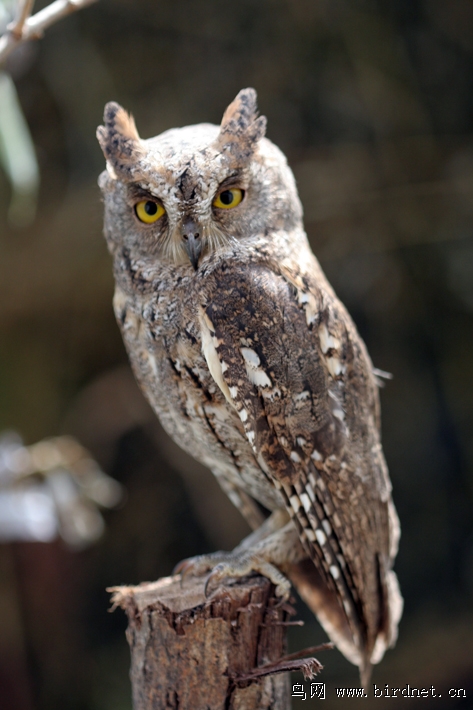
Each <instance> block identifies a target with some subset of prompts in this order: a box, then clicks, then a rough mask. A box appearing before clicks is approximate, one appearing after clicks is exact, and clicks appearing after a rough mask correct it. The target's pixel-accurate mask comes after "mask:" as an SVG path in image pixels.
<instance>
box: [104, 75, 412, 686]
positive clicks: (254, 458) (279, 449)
mask: <svg viewBox="0 0 473 710" xmlns="http://www.w3.org/2000/svg"><path fill="white" fill-rule="evenodd" d="M104 122H105V126H102V127H100V128H99V129H98V138H99V141H100V144H101V146H102V149H103V151H104V154H105V157H106V159H107V170H106V171H105V172H104V173H102V175H101V177H100V186H101V188H102V191H103V194H104V201H105V236H106V239H107V243H108V246H109V249H110V251H111V253H112V255H113V259H114V272H115V280H116V291H115V298H114V308H115V313H116V317H117V320H118V322H119V324H120V327H121V329H122V333H123V337H124V341H125V344H126V347H127V350H128V353H129V356H130V360H131V363H132V366H133V370H134V372H135V375H136V377H137V379H138V381H139V383H140V385H141V387H142V389H143V392H144V393H145V395H146V397H147V398H148V399H149V401H150V402H151V404H152V406H153V408H154V409H155V411H156V413H157V414H158V416H159V418H160V420H161V422H162V424H163V426H164V427H165V429H166V430H167V431H168V433H169V434H170V435H171V436H172V437H173V439H174V440H175V441H176V442H177V443H178V444H179V445H180V446H182V447H183V448H184V449H185V450H186V451H188V452H189V453H190V454H191V455H192V456H194V457H195V458H196V459H198V460H199V461H201V462H203V463H204V464H205V465H207V466H208V467H209V468H210V469H211V470H212V471H213V473H214V474H215V475H216V476H217V478H218V480H219V482H220V483H221V485H222V487H223V488H224V490H225V491H226V492H227V493H228V495H229V496H230V498H231V500H232V501H233V502H234V503H235V505H237V506H238V507H239V509H240V510H241V512H242V513H243V515H244V516H245V517H246V518H247V520H248V522H249V523H250V525H251V526H252V527H253V529H254V530H255V532H254V533H253V534H252V535H250V536H249V538H247V539H246V540H244V541H243V542H242V543H241V545H240V546H239V547H238V548H237V549H236V550H235V551H233V553H227V554H224V553H216V554H215V555H214V556H211V557H209V556H206V557H202V558H196V559H194V560H191V561H187V562H185V563H183V564H182V565H181V567H180V569H181V571H182V572H183V573H185V572H189V571H193V572H195V573H203V572H206V571H208V570H210V569H213V572H212V574H211V577H210V584H212V585H214V584H216V583H218V581H219V580H221V579H222V578H223V577H225V576H228V575H239V574H246V573H248V572H249V571H251V570H256V571H260V572H262V573H263V574H266V575H267V576H269V577H270V578H271V579H272V580H273V581H274V582H275V584H276V585H277V591H278V593H279V594H281V595H282V596H287V594H288V591H289V583H288V581H287V579H286V578H287V577H289V579H290V580H291V581H292V582H293V583H294V585H295V586H296V587H297V589H298V591H299V592H300V594H301V595H302V597H303V598H304V599H305V600H306V602H307V603H308V605H309V606H310V607H311V608H312V609H313V611H314V612H315V613H316V615H317V616H318V618H319V620H320V622H321V623H322V625H323V626H324V628H325V629H326V631H327V633H328V634H329V636H330V637H331V638H332V640H333V641H334V642H335V643H336V644H337V646H338V647H339V648H340V650H341V651H342V652H343V653H344V654H345V656H346V657H347V658H348V659H349V660H350V661H352V662H353V663H355V664H357V665H358V666H359V667H360V670H361V672H362V680H363V682H364V683H366V682H367V679H368V677H369V670H370V667H371V664H372V663H376V662H378V661H379V660H380V659H381V657H382V656H383V653H384V651H385V649H386V648H387V647H389V646H391V645H392V644H393V643H394V641H395V639H396V635H397V624H398V621H399V618H400V616H401V613H402V598H401V596H400V593H399V590H398V585H397V579H396V576H395V574H394V572H393V571H392V565H393V561H394V557H395V555H396V552H397V544H398V538H399V524H398V520H397V516H396V512H395V509H394V506H393V503H392V500H391V484H390V481H389V476H388V472H387V468H386V464H385V460H384V456H383V452H382V448H381V443H380V421H379V419H380V414H379V399H378V391H377V381H376V377H375V374H374V373H373V367H372V364H371V361H370V359H369V356H368V354H367V352H366V349H365V346H364V344H363V342H362V340H361V339H360V337H359V335H358V333H357V331H356V328H355V326H354V324H353V322H352V320H351V319H350V316H349V315H348V313H347V312H346V310H345V308H344V307H343V305H342V304H341V303H340V301H339V300H338V299H337V297H336V296H335V294H334V292H333V290H332V289H331V287H330V285H329V284H328V282H327V280H326V278H325V276H324V274H323V272H322V270H321V268H320V266H319V264H318V262H317V260H316V258H315V257H314V255H313V254H312V252H311V250H310V247H309V245H308V242H307V237H306V235H305V232H304V229H303V224H302V208H301V205H300V202H299V198H298V196H297V191H296V187H295V182H294V178H293V175H292V173H291V171H290V169H289V168H288V166H287V163H286V159H285V157H284V156H283V154H282V153H281V152H280V151H279V150H278V148H276V146H274V145H273V144H272V143H271V142H270V141H269V140H268V139H266V138H264V131H265V125H266V122H265V119H264V118H263V117H259V118H258V117H257V114H256V94H255V92H254V91H253V90H252V89H245V90H243V91H241V92H240V93H239V94H238V96H237V98H236V99H235V101H234V102H233V103H232V104H231V105H230V106H229V107H228V109H227V110H226V112H225V114H224V117H223V120H222V124H221V126H220V127H217V126H213V125H210V124H200V125H197V126H187V127H185V128H180V129H172V130H170V131H166V132H165V133H163V134H161V135H160V136H157V137H156V138H152V139H150V140H141V139H140V138H139V136H138V133H137V131H136V128H135V124H134V122H133V120H132V119H131V118H130V117H129V116H128V115H127V114H126V113H125V111H124V110H123V109H122V108H121V107H119V106H118V105H117V104H114V103H111V104H107V106H106V108H105V117H104ZM232 191H233V192H232ZM219 195H221V196H222V198H221V200H222V201H223V199H226V200H227V201H228V200H233V199H234V198H235V200H234V201H235V203H236V202H237V201H238V200H239V199H240V198H241V197H242V196H243V199H241V202H240V203H239V204H236V206H235V207H227V205H224V204H222V201H220V202H218V201H217V203H216V198H217V197H218V196H219ZM138 203H141V204H144V205H145V206H146V209H148V210H150V211H151V212H153V211H156V210H158V208H159V210H160V211H159V212H157V213H156V214H161V212H162V216H160V217H159V219H156V221H154V222H152V223H144V222H143V221H140V219H139V217H138V216H137V215H138V214H139V212H138V211H137V210H138V208H137V207H136V205H137V204H138ZM149 203H151V207H150V206H149ZM146 219H148V218H147V217H146ZM150 219H154V218H153V217H151V218H150ZM256 501H257V503H256ZM258 504H260V505H258ZM262 507H263V508H264V509H266V510H267V511H268V516H269V517H267V519H266V521H265V522H264V523H263V524H262V525H261V523H262V521H263V519H264V515H263V514H262V509H263V508H262Z"/></svg>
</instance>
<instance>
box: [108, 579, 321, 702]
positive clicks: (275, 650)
mask: <svg viewBox="0 0 473 710" xmlns="http://www.w3.org/2000/svg"><path fill="white" fill-rule="evenodd" d="M204 581H205V580H203V579H200V578H190V579H188V580H186V581H185V582H184V585H183V586H181V582H180V578H178V577H167V578H165V579H161V580H159V581H157V582H153V583H145V584H141V585H139V586H137V587H115V588H113V589H111V590H109V591H112V592H113V597H112V601H113V603H114V605H115V606H121V607H122V608H123V609H124V610H125V612H126V614H127V616H128V629H127V640H128V643H129V645H130V649H131V683H132V694H133V707H134V710H161V709H162V710H172V709H174V708H176V709H177V708H179V710H204V708H205V709H206V710H207V709H208V710H224V709H225V710H237V709H238V710H253V709H254V710H256V709H257V710H266V709H267V710H269V709H270V708H271V710H289V708H290V696H289V685H288V677H287V676H288V674H287V673H282V672H281V671H283V670H289V669H292V668H293V667H295V666H294V664H295V665H296V667H301V663H297V662H294V661H289V662H286V663H284V660H288V659H282V657H283V656H284V653H285V646H286V641H285V637H286V633H285V632H286V629H285V626H287V625H288V624H289V623H291V622H288V617H289V615H290V614H291V612H292V609H291V607H290V606H289V605H284V604H283V605H281V604H280V601H279V600H278V599H277V598H276V597H275V596H274V587H273V586H272V585H271V583H270V582H269V580H267V579H265V578H263V577H250V578H245V579H243V580H239V581H238V582H236V583H234V584H232V585H231V586H228V587H220V589H219V590H218V591H217V592H215V593H214V594H212V596H211V597H210V598H206V597H205V595H204ZM281 659H282V662H281ZM310 662H312V665H311V666H310V664H309V666H308V667H310V669H311V670H312V671H317V670H319V668H320V667H321V666H320V664H318V662H317V661H315V659H310ZM317 664H318V667H317ZM306 670H307V668H306Z"/></svg>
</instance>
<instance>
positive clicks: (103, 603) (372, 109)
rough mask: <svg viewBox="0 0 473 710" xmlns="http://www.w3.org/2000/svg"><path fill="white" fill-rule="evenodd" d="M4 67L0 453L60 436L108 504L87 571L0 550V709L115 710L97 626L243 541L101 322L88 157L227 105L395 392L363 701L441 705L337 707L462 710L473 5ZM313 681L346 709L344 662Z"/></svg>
mask: <svg viewBox="0 0 473 710" xmlns="http://www.w3.org/2000/svg"><path fill="white" fill-rule="evenodd" d="M43 4H44V3H43ZM38 7H41V3H39V4H38ZM9 68H10V70H11V72H12V74H13V76H14V78H15V81H16V85H17V89H18V92H19V96H20V100H21V104H22V107H23V110H24V112H25V115H26V117H27V120H28V123H29V125H30V129H31V132H32V135H33V139H34V142H35V146H36V149H37V154H38V159H39V162H40V169H41V189H40V200H39V213H38V216H37V219H36V221H35V223H34V224H33V225H32V226H30V227H29V228H27V229H23V230H13V229H11V228H9V227H8V226H7V220H6V213H7V206H8V201H9V185H8V182H7V180H6V177H5V176H4V175H3V174H0V229H1V235H0V330H1V335H0V430H1V429H5V428H15V429H17V430H18V431H20V432H21V433H22V434H23V436H24V438H25V440H26V442H27V443H33V442H35V441H37V440H39V439H41V438H43V437H45V436H51V435H57V434H60V433H69V434H74V435H75V436H77V437H79V438H80V440H81V441H82V443H83V444H84V445H86V446H87V447H88V448H89V449H90V450H91V451H92V453H93V455H94V456H95V457H96V458H97V460H98V461H99V462H100V463H101V465H102V466H103V468H104V470H106V471H107V472H108V473H109V474H111V475H112V476H114V477H116V478H117V479H118V480H119V481H120V482H122V483H123V484H124V485H125V486H126V489H127V491H128V499H127V501H126V503H125V504H124V505H123V506H122V507H121V508H120V509H118V510H114V511H111V512H108V513H106V522H107V528H106V532H105V535H104V536H103V538H102V539H101V540H100V542H99V543H98V544H96V545H95V546H93V547H91V548H89V549H87V550H84V551H81V552H73V551H70V550H69V549H68V548H67V547H66V546H65V545H64V544H63V543H61V542H57V543H53V544H41V543H21V544H20V543H13V544H9V545H4V546H3V547H0V708H1V709H2V710H60V709H61V710H129V709H130V707H131V703H130V688H129V681H128V649H127V645H126V642H125V638H124V634H123V632H124V628H125V621H124V616H123V614H122V612H120V611H117V612H115V613H114V614H112V615H110V614H108V613H107V608H108V606H109V602H108V595H107V593H106V592H105V588H106V587H107V586H111V585H114V584H119V583H123V582H126V583H136V582H139V581H142V580H149V579H155V578H157V577H159V576H161V575H166V574H169V573H170V571H171V569H172V567H173V565H174V564H175V563H176V562H177V561H178V560H180V559H182V558H183V557H186V556H189V555H192V554H196V553H200V552H205V551H210V550H213V549H216V548H220V549H222V548H224V549H225V548H226V549H228V548H231V547H232V546H233V545H235V544H236V543H237V542H238V541H239V540H240V539H241V537H242V536H243V535H244V534H245V532H246V528H245V524H244V523H243V521H241V520H240V518H239V515H238V513H237V512H236V511H234V510H233V508H232V506H231V504H230V503H228V502H227V501H226V500H225V498H224V497H223V495H222V494H221V493H220V492H219V490H218V488H217V484H216V483H214V481H213V480H212V478H211V475H210V474H209V473H208V472H206V471H205V470H204V469H202V468H201V467H199V466H197V465H196V464H195V463H194V462H192V460H190V459H189V458H188V457H186V456H185V455H184V454H183V453H181V452H180V451H179V450H178V449H177V447H176V446H175V445H174V444H172V443H171V442H170V441H169V440H168V439H167V438H166V436H165V434H164V433H163V432H162V431H161V429H160V428H159V425H158V424H157V422H156V421H155V419H154V417H153V415H152V413H151V412H150V410H149V408H148V406H147V404H146V403H145V401H144V399H143V398H142V395H141V394H140V392H139V390H138V389H137V387H136V385H135V384H134V381H133V379H132V376H131V374H130V369H129V366H128V363H127V358H126V354H125V351H124V348H123V345H122V342H121V338H120V335H119V333H118V328H117V326H116V324H115V322H114V318H113V314H112V308H111V299H112V291H113V281H112V273H111V264H110V259H109V256H108V254H107V251H106V248H105V243H104V240H103V238H102V236H101V222H102V214H101V213H102V208H101V204H100V196H99V191H98V188H97V186H96V178H97V175H98V174H99V172H100V171H101V170H102V168H103V157H102V154H101V152H100V150H99V147H98V145H97V143H96V140H95V128H96V126H97V125H98V124H99V123H100V122H101V117H102V111H103V105H104V104H105V102H106V101H108V100H111V99H114V100H117V101H119V102H120V103H122V104H123V105H124V106H125V107H126V108H127V109H129V110H131V111H132V112H133V114H134V115H135V118H136V121H137V125H138V128H139V131H140V133H141V135H142V136H143V137H149V136H151V135H155V134H157V133H159V132H161V131H162V130H164V129H167V128H170V127H172V126H176V125H185V124H190V123H198V122H200V121H212V122H216V123H218V122H219V121H220V118H221V115H222V113H223V110H224V109H225V107H226V106H227V104H228V103H229V102H230V101H231V100H232V99H233V97H234V95H235V94H236V93H237V92H238V91H239V90H240V89H241V88H243V87H245V86H254V87H255V88H256V89H257V91H258V96H259V106H260V109H261V112H262V113H264V114H265V115H266V116H267V117H268V122H269V128H268V136H269V138H271V139H272V140H273V141H274V142H276V143H277V144H278V145H279V146H280V147H281V148H282V149H283V150H284V151H285V152H286V154H287V156H288V159H289V162H290V164H291V166H292V167H293V169H294V172H295V175H296V178H297V181H298V185H299V190H300V194H301V197H302V201H303V204H304V208H305V220H306V226H307V230H308V233H309V237H310V240H311V243H312V246H313V248H314V251H315V253H316V255H317V256H318V258H319V259H320V261H321V264H322V266H323V268H324V269H325V271H326V273H327V275H328V277H329V279H330V281H331V283H332V284H333V286H334V288H335V290H336V291H337V293H338V295H339V296H340V297H341V299H342V300H343V301H344V303H345V304H346V305H347V307H348V309H349V311H350V312H351V314H352V316H353V318H354V320H355V322H356V324H357V326H358V328H359V330H360V332H361V334H362V336H363V338H364V339H365V340H366V342H367V345H368V348H369V351H370V354H371V356H372V359H373V361H374V363H375V365H376V366H377V367H380V368H382V369H384V370H388V371H390V372H392V373H393V374H394V379H393V380H392V381H391V382H389V383H387V386H386V387H385V389H384V390H383V391H382V393H381V399H382V407H383V436H384V448H385V452H386V457H387V460H388V464H389V467H390V471H391V477H392V480H393V485H394V499H395V503H396V506H397V508H398V511H399V515H400V518H401V523H402V539H401V547H400V552H399V556H398V559H397V563H396V570H397V573H398V576H399V579H400V583H401V588H402V591H403V594H404V597H405V612H404V616H403V619H402V622H401V626H400V636H399V642H398V644H397V646H396V648H395V649H394V650H393V651H390V652H389V653H388V654H387V655H386V658H385V660H384V661H383V662H382V664H381V665H380V666H378V667H377V668H376V669H375V673H374V678H373V680H374V682H376V683H377V684H378V685H380V686H384V684H385V683H388V684H389V685H390V686H393V685H394V686H399V685H400V686H404V685H405V684H406V683H409V684H410V685H411V686H419V687H424V686H427V687H430V686H431V685H434V686H435V688H436V689H437V692H438V693H442V698H441V699H440V698H436V699H434V700H428V699H423V700H422V701H420V700H412V701H408V700H405V699H404V700H401V701H399V702H398V701H395V700H393V699H386V700H384V701H383V700H376V701H374V700H371V699H369V700H363V701H359V702H358V701H353V700H352V701H345V702H351V705H352V706H353V707H362V708H366V709H368V708H370V707H384V706H386V707H387V706H388V705H389V707H406V708H408V707H411V706H413V705H415V704H416V703H417V704H418V703H421V704H422V706H423V707H424V708H436V709H437V710H442V709H443V708H449V709H452V710H453V709H454V708H457V707H472V704H471V703H473V701H472V697H473V608H472V603H471V599H472V593H473V525H472V518H473V516H472V493H473V491H472V487H473V477H472V458H473V430H472V417H471V414H472V391H473V329H472V321H473V242H472V239H471V236H472V228H473V138H472V133H471V128H472V109H473V91H472V89H473V86H472V84H473V5H472V4H471V2H469V1H468V0H449V2H446V1H445V0H423V1H422V0H383V2H381V0H380V1H379V2H375V1H374V0H372V1H368V0H366V1H364V0H359V1H355V0H352V1H351V2H350V1H349V0H346V1H334V0H330V1H329V0H326V1H322V0H291V1H289V0H286V1H285V2H284V1H283V0H253V1H250V0H240V1H239V2H238V3H229V2H226V3H222V2H217V0H192V1H191V0H172V1H171V0H160V1H159V2H156V1H154V2H153V1H152V0H134V1H133V2H131V1H128V2H127V1H126V0H115V1H114V2H112V0H100V2H99V3H98V4H96V5H94V6H91V7H90V8H87V9H85V10H82V11H81V12H79V13H77V14H76V15H74V16H71V17H69V18H67V19H65V20H63V21H61V22H60V23H58V24H57V25H55V26H54V27H52V28H51V29H50V30H48V32H47V33H46V35H45V37H44V38H43V39H42V40H41V41H40V42H39V43H37V44H36V45H34V46H33V45H32V46H31V47H30V48H28V49H26V50H25V51H22V52H21V53H20V52H17V55H16V56H15V55H13V56H12V57H11V59H10V62H9ZM300 615H301V616H302V618H304V619H305V620H306V625H305V627H304V629H298V630H297V631H295V632H294V634H293V636H292V637H291V645H293V646H294V648H301V647H303V646H304V645H312V644H314V643H317V642H318V641H322V640H324V638H325V636H324V633H323V632H322V630H321V629H320V627H319V626H318V624H317V623H316V622H315V620H313V618H312V617H311V616H310V615H309V614H308V613H307V612H306V611H305V610H304V608H303V607H302V606H301V608H300ZM320 658H321V661H322V662H323V663H325V664H326V670H325V671H324V672H323V675H322V676H320V680H321V681H323V680H324V681H326V682H327V684H328V690H327V695H328V699H327V700H326V701H325V707H326V708H327V709H329V708H330V707H332V706H333V705H337V706H340V704H341V703H342V702H343V701H338V702H337V701H335V700H334V698H333V696H334V690H333V688H334V686H336V687H343V686H355V685H357V682H358V681H357V672H356V669H355V668H354V667H353V666H351V665H350V664H348V662H346V661H345V660H344V659H343V658H342V657H341V655H340V654H339V653H338V651H332V652H330V653H325V654H324V655H323V656H322V655H321V657H320ZM297 680H298V678H297V676H295V678H294V681H297ZM299 680H300V679H299ZM306 688H307V689H308V685H306ZM450 688H464V689H465V690H466V695H467V698H466V700H463V701H462V702H459V701H458V700H454V699H452V698H449V697H448V690H449V689H450ZM316 702H317V701H310V700H307V701H306V702H303V701H294V708H296V707H297V708H305V707H312V706H313V707H315V704H316ZM297 703H299V704H297Z"/></svg>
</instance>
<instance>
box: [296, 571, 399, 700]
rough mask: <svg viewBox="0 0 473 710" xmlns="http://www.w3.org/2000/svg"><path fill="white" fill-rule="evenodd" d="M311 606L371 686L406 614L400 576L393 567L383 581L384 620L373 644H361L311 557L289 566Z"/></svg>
mask: <svg viewBox="0 0 473 710" xmlns="http://www.w3.org/2000/svg"><path fill="white" fill-rule="evenodd" d="M285 572H286V574H287V576H288V577H289V579H290V580H291V582H292V583H293V585H294V586H295V588H296V589H297V591H298V593H299V594H300V596H301V597H302V599H303V600H304V601H305V603H306V604H307V606H308V607H309V608H310V609H311V610H312V611H313V612H314V614H315V615H316V617H317V619H318V620H319V622H320V624H321V625H322V627H323V628H324V630H325V631H326V632H327V634H328V636H329V637H330V639H331V640H332V641H333V642H334V644H335V645H336V646H337V648H338V649H339V650H340V651H341V653H343V655H344V656H345V658H347V659H348V660H349V661H350V662H351V663H353V664H354V665H355V666H358V668H359V669H360V681H361V686H362V687H363V688H365V689H366V688H367V687H368V684H369V681H370V677H371V671H372V667H373V664H375V663H379V661H380V660H381V659H382V657H383V655H384V652H385V650H386V649H387V648H389V647H390V646H393V645H394V643H395V641H396V638H397V625H398V622H399V619H400V617H401V614H402V597H401V595H400V592H399V585H398V583H397V577H396V575H395V574H394V572H392V571H389V572H388V573H387V574H386V575H385V580H386V581H385V582H384V583H383V584H382V585H381V586H382V588H381V590H380V591H381V595H382V597H383V601H382V603H381V606H382V609H383V612H382V622H381V624H380V629H379V632H378V635H377V637H376V640H375V643H374V646H372V648H368V649H367V648H361V647H360V644H359V642H357V640H356V639H355V638H354V636H353V631H352V629H351V628H350V626H349V624H348V621H347V617H346V615H345V613H344V611H343V608H342V607H341V606H340V602H339V600H338V597H337V595H336V594H335V592H333V591H332V590H330V589H328V588H327V585H326V584H325V582H324V580H323V578H322V576H321V575H320V573H319V572H318V570H317V568H316V567H315V565H314V563H313V561H312V560H311V559H309V558H306V559H304V560H302V561H301V562H298V563H296V564H291V566H290V568H289V569H287V570H285Z"/></svg>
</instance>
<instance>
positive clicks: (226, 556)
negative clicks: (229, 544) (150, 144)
mask: <svg viewBox="0 0 473 710" xmlns="http://www.w3.org/2000/svg"><path fill="white" fill-rule="evenodd" d="M210 570H211V572H210V574H209V576H208V577H207V579H206V582H205V587H204V592H205V596H206V597H208V596H209V595H210V594H211V593H212V592H214V591H215V590H216V589H217V587H218V586H219V584H220V583H221V582H222V581H223V580H224V579H226V578H227V577H233V578H235V577H236V578H239V577H246V576H247V575H249V574H252V573H253V572H257V573H259V574H262V575H263V576H264V577H267V578H268V579H269V580H270V581H271V582H272V583H273V584H274V585H275V587H276V596H278V597H281V598H282V600H283V601H286V600H287V599H289V594H290V591H291V584H290V582H289V580H288V579H286V577H285V576H284V575H283V573H282V572H280V571H279V570H278V568H277V567H275V565H273V564H272V563H271V562H268V561H267V560H265V559H264V557H263V556H262V555H261V554H260V553H258V552H256V551H252V550H245V551H239V550H238V549H237V550H234V551H233V552H214V553H212V554H210V555H199V556H198V557H190V558H189V559H187V560H183V561H182V562H180V563H179V564H178V565H177V566H176V567H175V569H174V574H181V577H182V580H184V579H185V578H186V577H187V576H189V575H194V576H197V577H199V576H201V575H203V574H206V573H207V572H209V571H210Z"/></svg>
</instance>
